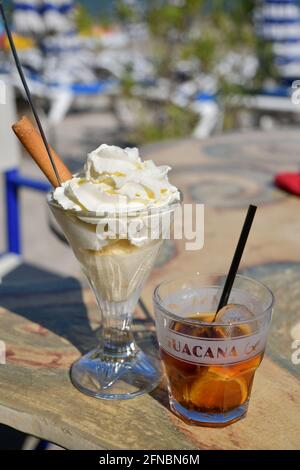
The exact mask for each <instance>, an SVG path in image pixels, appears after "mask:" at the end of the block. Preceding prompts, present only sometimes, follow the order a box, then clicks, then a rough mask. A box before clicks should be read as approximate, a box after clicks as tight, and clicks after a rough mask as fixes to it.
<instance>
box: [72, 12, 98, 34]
mask: <svg viewBox="0 0 300 470" xmlns="http://www.w3.org/2000/svg"><path fill="white" fill-rule="evenodd" d="M75 21H76V26H77V29H78V31H79V32H80V33H82V34H89V33H90V31H91V29H92V26H93V24H94V20H93V17H92V15H91V14H90V13H89V11H88V10H87V9H86V8H85V7H84V6H83V5H78V6H77V8H76V16H75Z"/></svg>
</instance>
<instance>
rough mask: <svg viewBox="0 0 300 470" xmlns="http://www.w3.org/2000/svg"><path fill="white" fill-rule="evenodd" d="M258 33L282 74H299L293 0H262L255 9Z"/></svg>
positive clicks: (299, 34) (299, 25)
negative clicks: (270, 45)
mask: <svg viewBox="0 0 300 470" xmlns="http://www.w3.org/2000/svg"><path fill="white" fill-rule="evenodd" d="M258 26H259V34H260V35H261V37H263V38H264V39H265V40H267V41H270V42H271V44H272V46H273V51H274V56H275V63H276V65H277V68H278V71H279V74H280V76H281V77H282V78H284V79H287V80H293V79H295V78H299V76H300V8H299V6H298V2H297V1H296V0H263V1H262V2H261V5H260V8H259V10H258Z"/></svg>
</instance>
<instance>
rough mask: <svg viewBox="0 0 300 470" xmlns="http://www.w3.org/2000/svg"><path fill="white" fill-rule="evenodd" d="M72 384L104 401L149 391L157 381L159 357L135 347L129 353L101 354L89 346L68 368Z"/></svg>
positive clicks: (158, 378)
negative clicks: (119, 354) (148, 354)
mask: <svg viewBox="0 0 300 470" xmlns="http://www.w3.org/2000/svg"><path fill="white" fill-rule="evenodd" d="M70 375H71V380H72V383H73V384H74V385H75V387H77V388H78V389H79V390H80V391H81V392H83V393H85V394H86V395H89V396H92V397H96V398H102V399H104V400H128V399H130V398H134V397H136V396H139V395H143V394H144V393H148V392H150V391H151V390H153V389H154V388H155V387H156V386H157V385H158V384H159V382H160V380H161V377H162V370H161V365H160V361H159V359H156V358H155V357H149V356H146V354H145V353H143V351H141V350H140V349H138V350H137V351H135V353H134V354H132V355H130V356H125V357H122V356H113V355H110V356H107V355H106V356H104V354H103V351H101V350H100V349H93V350H92V351H90V352H89V353H87V354H86V355H84V356H82V357H81V358H80V359H79V360H78V361H76V362H75V363H74V364H73V365H72V368H71V372H70Z"/></svg>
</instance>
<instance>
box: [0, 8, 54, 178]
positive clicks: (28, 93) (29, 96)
mask: <svg viewBox="0 0 300 470" xmlns="http://www.w3.org/2000/svg"><path fill="white" fill-rule="evenodd" d="M0 11H1V15H2V18H3V23H4V27H5V30H6V34H7V37H8V41H9V44H10V48H11V51H12V54H13V56H14V60H15V63H16V67H17V69H18V72H19V75H20V78H21V82H22V84H23V86H24V89H25V92H26V95H27V99H28V101H29V104H30V107H31V110H32V112H33V115H34V118H35V120H36V123H37V126H38V128H39V131H40V134H41V137H42V139H43V142H44V145H45V147H46V150H47V153H48V155H49V158H50V162H51V165H52V168H53V171H54V173H55V176H56V179H57V181H58V184H59V186H61V179H60V177H59V173H58V171H57V168H56V165H55V163H54V160H53V157H52V154H51V150H50V146H49V144H48V142H47V139H46V136H45V133H44V130H43V127H42V124H41V121H40V118H39V116H38V113H37V111H36V109H35V106H34V104H33V100H32V97H31V93H30V90H29V88H28V85H27V82H26V79H25V75H24V73H23V70H22V66H21V63H20V60H19V57H18V53H17V50H16V47H15V44H14V40H13V37H12V34H11V31H10V27H9V25H8V21H7V18H6V14H5V11H4V7H3V4H2V2H1V1H0Z"/></svg>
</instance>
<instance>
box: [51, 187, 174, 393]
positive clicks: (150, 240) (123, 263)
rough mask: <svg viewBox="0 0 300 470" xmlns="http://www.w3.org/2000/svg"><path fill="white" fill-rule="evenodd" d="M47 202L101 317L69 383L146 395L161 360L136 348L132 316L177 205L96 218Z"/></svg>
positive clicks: (88, 390)
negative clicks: (95, 339)
mask: <svg viewBox="0 0 300 470" xmlns="http://www.w3.org/2000/svg"><path fill="white" fill-rule="evenodd" d="M48 204H49V206H50V209H51V211H52V213H53V215H54V217H55V219H56V221H57V223H58V224H59V226H60V227H61V229H62V230H63V232H64V234H65V236H66V238H67V240H68V242H69V245H70V246H71V248H72V249H73V252H74V254H75V257H76V258H77V260H78V261H79V263H80V265H81V268H82V270H83V272H84V273H85V275H86V277H87V279H88V281H89V283H90V286H91V288H92V290H93V291H94V294H95V296H96V299H97V303H98V305H99V310H100V312H99V313H100V315H101V326H102V328H101V338H100V343H99V345H98V347H96V348H95V349H93V350H92V351H90V352H89V353H87V354H86V355H84V356H82V357H81V358H80V359H79V360H78V361H76V362H75V363H74V364H73V365H72V368H71V380H72V382H73V384H74V385H75V386H76V387H77V388H78V389H79V390H81V391H82V392H83V393H85V394H87V395H90V396H94V397H97V398H102V399H128V398H133V397H135V396H138V395H141V394H143V393H146V392H149V391H150V390H152V389H153V388H155V386H156V385H157V384H158V383H159V381H160V379H161V366H160V361H159V359H158V357H157V358H156V357H155V355H153V356H152V355H151V357H150V356H147V355H146V354H145V353H144V352H143V351H142V350H141V349H140V348H139V347H138V345H137V344H136V342H135V339H134V336H133V333H132V329H131V325H132V318H133V312H134V310H135V308H136V305H137V303H138V299H139V297H140V294H141V291H142V288H143V286H144V284H145V281H146V280H147V278H148V276H149V274H150V271H151V269H152V267H153V265H154V263H155V260H156V257H157V254H158V252H159V249H160V247H161V245H162V243H163V240H164V239H165V238H168V237H169V233H170V229H171V226H172V224H173V218H174V211H175V208H176V207H178V205H179V204H180V202H178V201H177V202H173V203H170V204H167V205H164V206H162V207H158V208H155V209H153V208H152V209H151V210H150V209H149V210H142V211H138V212H136V211H135V212H133V211H129V210H128V211H127V212H126V213H124V212H123V213H110V212H109V213H101V214H99V213H95V212H88V211H82V212H78V211H73V210H65V209H63V208H61V207H60V205H58V204H57V202H56V201H55V200H54V198H53V193H52V192H50V193H49V195H48Z"/></svg>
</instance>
